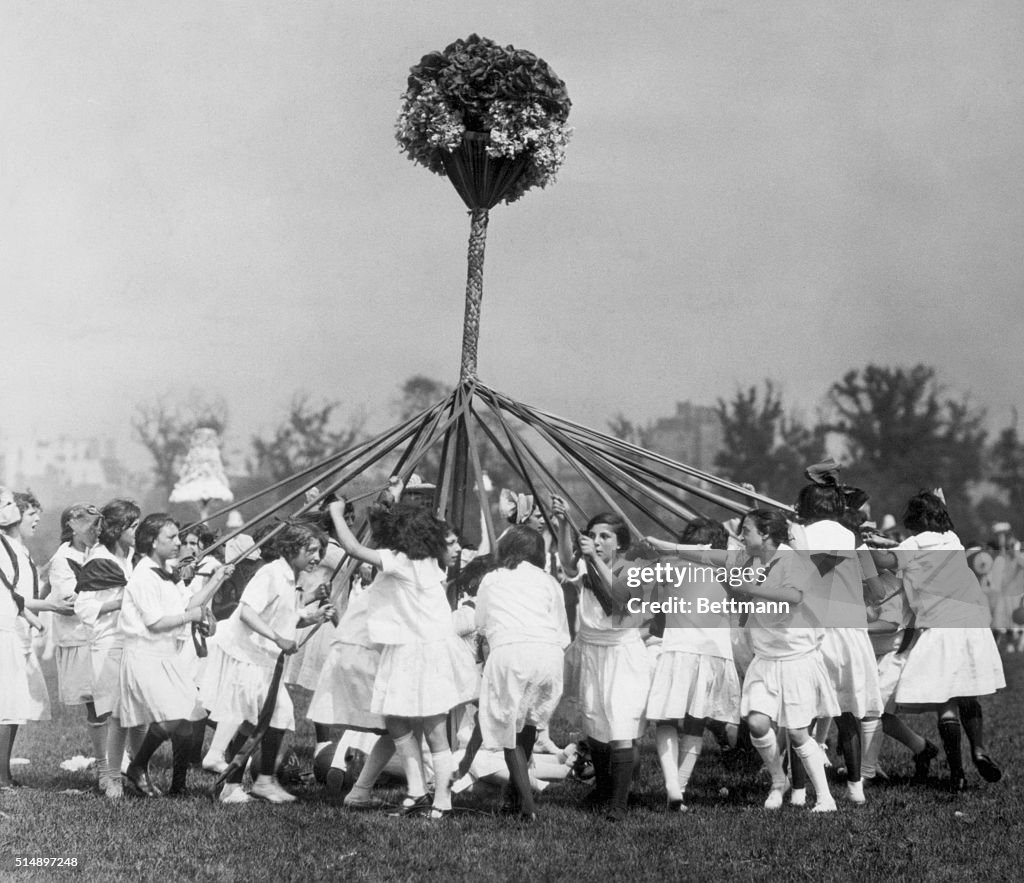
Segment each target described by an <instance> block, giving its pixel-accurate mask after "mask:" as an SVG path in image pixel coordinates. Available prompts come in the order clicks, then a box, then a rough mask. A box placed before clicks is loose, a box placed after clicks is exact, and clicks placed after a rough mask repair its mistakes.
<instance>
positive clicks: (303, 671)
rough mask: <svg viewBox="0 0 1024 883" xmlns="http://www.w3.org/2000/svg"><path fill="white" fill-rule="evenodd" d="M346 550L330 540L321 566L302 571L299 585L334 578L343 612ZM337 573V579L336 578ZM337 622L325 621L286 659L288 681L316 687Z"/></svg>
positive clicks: (334, 589)
mask: <svg viewBox="0 0 1024 883" xmlns="http://www.w3.org/2000/svg"><path fill="white" fill-rule="evenodd" d="M344 559H345V553H344V552H343V551H342V550H341V547H340V546H339V545H338V544H337V543H336V542H334V541H333V540H331V542H329V543H328V544H327V549H326V551H325V552H324V557H323V558H322V559H321V561H320V563H319V564H318V565H317V567H316V568H315V569H314V570H313V571H312V572H310V573H306V572H305V571H303V572H302V573H300V574H299V580H298V582H299V588H301V589H302V590H303V591H310V590H312V589H315V588H316V587H317V586H319V585H320V584H321V583H326V582H328V581H331V583H330V585H331V603H332V604H334V605H335V607H336V608H337V610H338V612H339V613H343V612H344V609H345V608H344V602H345V601H346V592H345V588H346V587H345V583H346V582H347V579H345V578H344V577H345V574H343V573H342V572H341V571H340V570H339V565H340V564H341V563H342V561H344ZM332 577H333V580H332ZM312 628H314V626H310V627H309V629H303V630H301V631H300V632H299V642H300V643H301V642H302V640H303V638H304V637H305V636H306V635H307V634H309V632H310V630H311V629H312ZM334 631H335V626H334V624H333V623H331V622H325V623H324V624H323V625H322V626H320V627H319V628H317V630H316V633H315V634H314V635H313V636H312V637H311V638H310V639H309V640H308V641H307V642H306V643H305V644H304V645H303V646H302V647H300V648H299V651H298V652H297V653H295V654H294V655H292V656H289V657H288V660H287V662H286V663H285V670H284V682H285V683H286V684H295V686H297V687H302V688H303V689H304V690H315V689H316V688H317V685H318V684H319V682H320V673H321V672H322V671H323V668H324V664H325V662H326V661H327V655H328V653H329V652H330V649H331V646H332V644H333V643H334V639H335V634H334Z"/></svg>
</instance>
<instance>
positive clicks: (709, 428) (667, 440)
mask: <svg viewBox="0 0 1024 883" xmlns="http://www.w3.org/2000/svg"><path fill="white" fill-rule="evenodd" d="M647 436H648V437H647V439H646V441H647V447H649V448H650V450H652V451H655V452H657V453H659V454H664V455H665V456H666V457H670V458H671V459H673V460H677V461H679V462H680V463H685V464H686V465H687V466H693V467H694V468H696V469H700V470H702V471H704V472H710V473H711V474H713V475H714V474H716V470H715V457H717V456H718V452H719V451H721V450H722V444H723V441H724V436H723V432H722V420H721V418H720V417H719V416H718V411H716V410H715V409H714V408H709V407H707V406H706V405H695V404H693V403H692V402H676V413H675V414H674V415H673V416H672V417H662V418H660V419H658V420H655V421H654V423H652V424H651V426H650V428H649V429H648V430H647Z"/></svg>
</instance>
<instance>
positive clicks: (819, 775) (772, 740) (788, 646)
mask: <svg viewBox="0 0 1024 883" xmlns="http://www.w3.org/2000/svg"><path fill="white" fill-rule="evenodd" d="M742 531H743V542H744V544H745V546H746V549H747V551H748V552H749V553H750V554H751V555H756V556H757V557H759V558H760V559H761V561H764V562H766V568H767V575H766V578H765V580H764V582H761V583H747V584H746V585H745V586H744V587H743V591H744V592H746V593H747V594H750V595H751V596H753V597H755V598H762V599H766V600H772V601H784V602H787V603H788V604H789V612H785V611H780V612H778V613H760V612H754V613H751V615H750V618H749V619H748V620H747V629H748V632H749V635H750V643H751V647H752V648H753V650H754V661H753V662H752V663H751V664H750V667H749V668H748V669H747V673H746V677H745V678H744V680H743V697H742V700H741V703H740V712H741V714H743V715H744V716H745V717H746V720H747V726H748V728H749V729H750V735H751V740H750V741H751V742H752V743H753V745H754V747H755V748H756V749H757V751H758V754H760V755H761V759H762V760H763V761H764V763H765V766H766V767H767V768H768V771H769V772H770V773H771V776H772V788H771V791H770V792H769V794H768V798H767V800H765V803H764V806H765V809H779V808H780V807H781V806H782V800H783V797H784V796H785V794H786V791H788V790H789V784H790V783H789V780H788V779H787V778H786V774H785V772H784V771H783V766H782V757H781V755H780V753H779V744H778V739H777V738H776V735H775V733H774V732H773V731H772V724H773V723H775V724H777V725H778V726H779V728H780V729H785V730H786V731H787V733H788V735H789V741H790V744H792V745H793V746H795V747H794V751H795V752H796V754H797V756H798V757H799V758H800V761H801V763H802V764H803V766H804V769H805V770H806V772H807V775H808V776H809V777H810V780H811V783H812V784H813V786H814V790H815V795H816V798H817V802H816V803H815V805H814V808H813V812H833V811H835V809H836V803H835V800H834V799H833V798H832V794H831V793H830V791H829V788H828V779H827V778H826V776H825V755H824V752H823V751H822V749H821V747H820V746H819V745H818V743H817V742H816V741H815V740H814V739H812V738H811V735H810V729H809V728H810V725H811V723H812V722H813V720H814V719H815V718H818V717H836V716H837V715H838V714H839V702H838V699H837V697H836V693H835V688H834V687H833V686H832V680H831V678H830V677H829V674H828V671H827V669H826V667H825V660H824V657H823V655H822V652H821V647H822V643H823V641H824V630H823V629H821V628H817V627H814V626H812V625H810V624H811V623H813V622H815V621H816V620H817V615H816V614H814V613H813V612H812V611H811V610H810V605H811V604H813V601H814V599H812V598H811V597H809V596H808V595H807V585H808V582H809V577H808V574H807V572H806V569H807V567H808V566H810V563H809V562H808V561H807V559H806V557H805V556H803V555H798V554H796V553H794V551H793V550H792V549H791V548H790V547H789V546H788V545H787V544H786V541H787V539H788V538H789V523H788V522H787V521H786V518H785V516H784V515H783V514H782V513H781V512H778V511H773V510H767V509H755V510H754V511H752V512H748V513H747V515H746V516H745V517H744V519H743V526H742Z"/></svg>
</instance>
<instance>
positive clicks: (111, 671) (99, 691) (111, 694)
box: [75, 544, 132, 717]
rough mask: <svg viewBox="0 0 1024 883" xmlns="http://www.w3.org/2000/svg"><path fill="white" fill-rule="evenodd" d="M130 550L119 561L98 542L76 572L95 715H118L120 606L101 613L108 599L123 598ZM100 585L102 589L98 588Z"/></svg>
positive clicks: (77, 610) (77, 600)
mask: <svg viewBox="0 0 1024 883" xmlns="http://www.w3.org/2000/svg"><path fill="white" fill-rule="evenodd" d="M131 557H132V556H131V552H129V553H128V557H127V559H125V560H122V559H120V558H118V557H116V556H115V555H114V554H113V553H111V552H110V551H109V550H108V549H107V548H106V546H103V545H100V544H97V545H95V546H93V547H92V548H91V549H90V550H89V554H88V555H86V558H85V564H84V565H83V566H82V572H81V573H80V574H79V575H78V584H77V588H76V595H75V615H76V616H77V617H78V618H79V619H80V620H81V621H82V623H83V625H85V627H86V628H87V629H88V633H89V661H90V667H91V669H92V701H93V706H94V707H95V709H96V714H98V715H103V714H108V713H112V714H113V715H114V717H118V708H117V701H118V697H119V695H120V688H119V683H120V678H121V654H122V652H123V650H124V636H123V635H122V634H121V629H120V628H119V627H118V620H119V618H120V615H121V611H120V609H117V610H108V611H107V612H106V613H100V610H101V609H102V607H103V605H104V604H106V603H107V602H109V601H120V600H123V598H124V587H125V586H126V585H128V580H129V578H130V577H131V575H132V565H131ZM97 587H101V588H97Z"/></svg>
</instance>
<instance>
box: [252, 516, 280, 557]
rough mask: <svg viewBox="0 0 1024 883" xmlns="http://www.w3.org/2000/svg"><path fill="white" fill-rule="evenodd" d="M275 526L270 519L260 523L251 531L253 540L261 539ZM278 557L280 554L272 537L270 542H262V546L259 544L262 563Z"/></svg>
mask: <svg viewBox="0 0 1024 883" xmlns="http://www.w3.org/2000/svg"><path fill="white" fill-rule="evenodd" d="M275 527H277V525H276V524H274V523H273V522H270V521H268V522H267V523H266V524H261V525H260V526H259V527H257V528H256V530H254V531H253V532H252V539H253V542H254V543H258V542H260V540H262V539H263V538H264V537H265V536H266V535H267V534H268V533H270V532H271V531H272V530H273V529H274V528H275ZM280 557H281V556H280V554H278V551H277V547H276V546H275V545H274V540H273V539H272V540H270V542H268V543H264V544H263V545H262V546H260V560H261V561H263V562H264V563H266V562H267V561H276V560H277V559H278V558H280ZM243 560H245V559H243Z"/></svg>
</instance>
